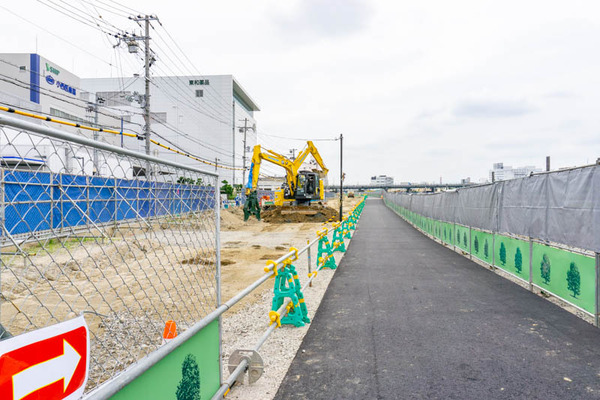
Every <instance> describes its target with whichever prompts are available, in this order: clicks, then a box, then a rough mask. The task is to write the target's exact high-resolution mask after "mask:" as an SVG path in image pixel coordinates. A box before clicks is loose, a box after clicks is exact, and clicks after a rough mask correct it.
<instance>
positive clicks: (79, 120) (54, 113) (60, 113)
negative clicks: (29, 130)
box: [50, 107, 90, 125]
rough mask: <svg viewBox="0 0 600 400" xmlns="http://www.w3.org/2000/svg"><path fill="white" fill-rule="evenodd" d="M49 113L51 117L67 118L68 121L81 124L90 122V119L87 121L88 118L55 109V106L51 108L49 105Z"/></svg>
mask: <svg viewBox="0 0 600 400" xmlns="http://www.w3.org/2000/svg"><path fill="white" fill-rule="evenodd" d="M50 115H51V116H53V117H58V118H61V119H68V120H69V121H73V122H77V123H79V124H83V125H88V124H90V121H88V120H85V119H83V118H79V117H76V116H74V115H72V114H69V113H66V112H64V111H60V110H57V109H56V108H52V107H50Z"/></svg>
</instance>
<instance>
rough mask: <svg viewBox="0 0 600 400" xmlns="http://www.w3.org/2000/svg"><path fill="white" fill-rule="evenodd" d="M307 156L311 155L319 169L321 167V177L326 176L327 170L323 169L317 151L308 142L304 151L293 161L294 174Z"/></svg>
mask: <svg viewBox="0 0 600 400" xmlns="http://www.w3.org/2000/svg"><path fill="white" fill-rule="evenodd" d="M309 154H312V156H313V158H314V159H315V161H316V162H317V164H318V165H319V167H321V170H323V175H327V173H328V172H329V170H328V169H327V167H325V163H324V162H323V159H322V158H321V155H320V154H319V150H317V148H316V147H315V145H314V144H313V142H311V141H310V140H309V141H307V142H306V149H304V150H303V151H302V152H300V154H298V157H296V159H295V160H294V171H295V172H296V173H297V172H298V169H299V168H300V166H301V165H302V163H303V162H304V161H305V160H306V157H308V155H309Z"/></svg>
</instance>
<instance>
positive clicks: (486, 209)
mask: <svg viewBox="0 0 600 400" xmlns="http://www.w3.org/2000/svg"><path fill="white" fill-rule="evenodd" d="M386 199H387V200H388V201H392V202H394V203H395V204H397V205H399V206H401V207H403V208H405V209H407V210H410V211H412V212H415V213H417V214H420V215H423V216H425V217H428V218H434V219H437V220H441V221H446V222H451V223H456V224H461V225H466V226H471V227H473V228H478V229H484V230H488V231H492V232H497V233H506V234H513V235H522V236H528V237H532V238H536V239H539V240H543V241H548V242H554V243H560V244H564V245H568V246H573V247H576V248H580V249H584V250H590V251H594V252H600V228H599V226H600V166H599V165H593V166H587V167H582V168H576V169H570V170H565V171H556V172H550V173H545V174H538V175H534V176H530V177H526V178H521V179H513V180H509V181H502V182H497V183H494V184H490V185H483V186H475V187H470V188H462V189H458V190H457V191H453V192H444V193H434V194H405V193H387V194H386Z"/></svg>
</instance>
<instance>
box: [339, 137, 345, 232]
mask: <svg viewBox="0 0 600 400" xmlns="http://www.w3.org/2000/svg"><path fill="white" fill-rule="evenodd" d="M343 160H344V135H342V134H340V222H342V202H343V201H344V163H343Z"/></svg>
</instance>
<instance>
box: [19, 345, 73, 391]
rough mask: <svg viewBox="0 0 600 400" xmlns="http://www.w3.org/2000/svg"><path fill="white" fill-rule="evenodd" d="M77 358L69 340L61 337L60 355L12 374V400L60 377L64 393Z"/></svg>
mask: <svg viewBox="0 0 600 400" xmlns="http://www.w3.org/2000/svg"><path fill="white" fill-rule="evenodd" d="M79 360H81V356H80V355H79V353H78V352H77V351H76V350H75V349H74V348H73V347H72V346H71V345H70V344H69V342H67V341H66V340H64V339H63V354H62V355H60V356H58V357H55V358H51V359H50V360H48V361H43V362H41V363H39V364H36V365H32V366H31V367H29V368H27V369H24V370H23V371H21V372H19V373H18V374H15V375H13V377H12V382H13V400H21V399H22V398H23V397H25V396H27V395H29V394H31V393H33V392H35V391H37V390H40V389H41V388H43V387H46V386H48V385H50V384H51V383H54V382H56V381H59V380H61V379H64V387H63V393H64V392H65V391H66V390H67V387H68V386H69V383H70V382H71V379H72V378H73V374H74V373H75V370H76V369H77V365H79Z"/></svg>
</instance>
